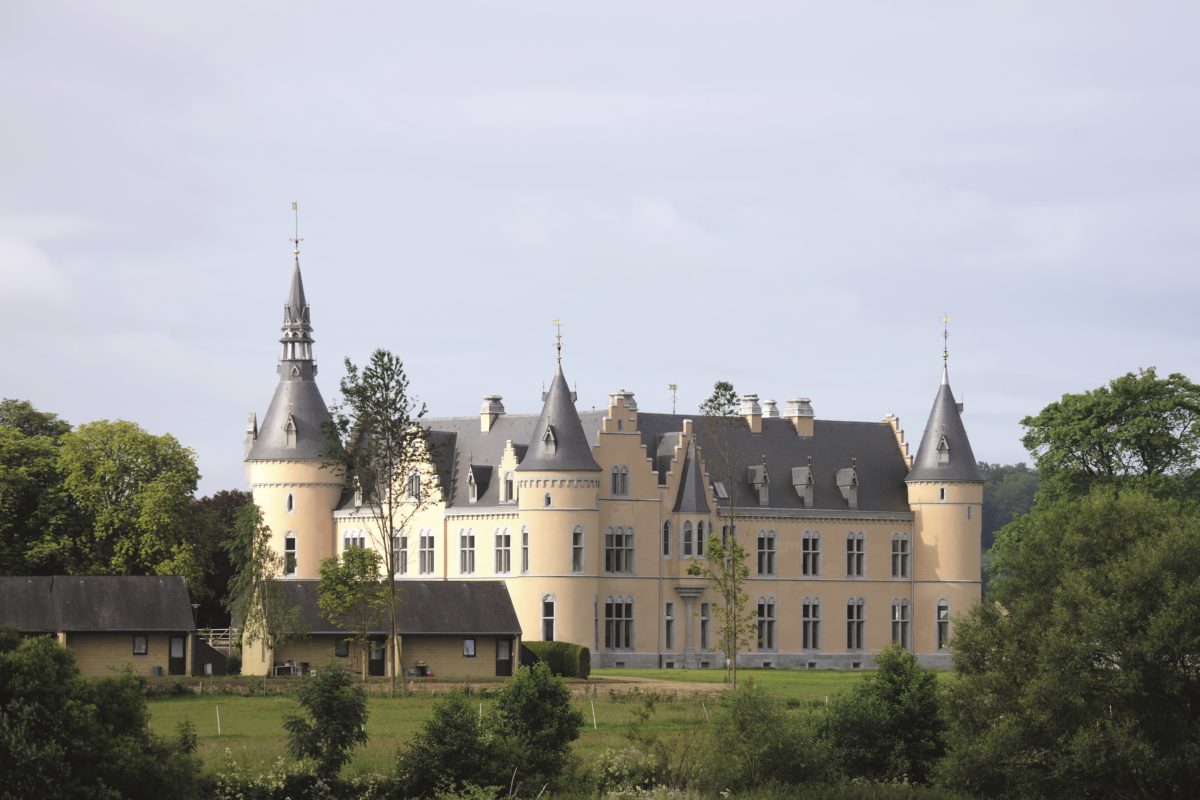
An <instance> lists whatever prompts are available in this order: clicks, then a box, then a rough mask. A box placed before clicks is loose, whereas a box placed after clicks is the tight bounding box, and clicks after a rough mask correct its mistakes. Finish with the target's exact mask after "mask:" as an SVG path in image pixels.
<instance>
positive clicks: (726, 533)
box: [721, 525, 737, 547]
mask: <svg viewBox="0 0 1200 800" xmlns="http://www.w3.org/2000/svg"><path fill="white" fill-rule="evenodd" d="M730 536H732V537H734V538H735V539H736V538H737V525H722V526H721V546H722V547H729V537H730Z"/></svg>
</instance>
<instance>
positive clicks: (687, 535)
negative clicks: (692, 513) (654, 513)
mask: <svg viewBox="0 0 1200 800" xmlns="http://www.w3.org/2000/svg"><path fill="white" fill-rule="evenodd" d="M692 542H693V539H692V521H691V520H690V519H689V520H685V521H684V523H683V532H682V533H681V534H680V544H681V546H682V549H683V555H684V556H691V555H693V551H692Z"/></svg>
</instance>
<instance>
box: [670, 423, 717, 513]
mask: <svg viewBox="0 0 1200 800" xmlns="http://www.w3.org/2000/svg"><path fill="white" fill-rule="evenodd" d="M708 494H709V492H708V487H707V486H705V485H704V474H703V473H702V472H701V470H700V459H699V458H697V457H696V439H695V438H694V437H693V438H692V440H691V441H689V442H688V448H687V453H686V454H685V455H684V458H683V470H682V472H681V473H680V475H679V494H678V496H676V498H675V508H674V509H673V510H674V511H675V513H677V514H708V513H709V512H710V509H709V507H708Z"/></svg>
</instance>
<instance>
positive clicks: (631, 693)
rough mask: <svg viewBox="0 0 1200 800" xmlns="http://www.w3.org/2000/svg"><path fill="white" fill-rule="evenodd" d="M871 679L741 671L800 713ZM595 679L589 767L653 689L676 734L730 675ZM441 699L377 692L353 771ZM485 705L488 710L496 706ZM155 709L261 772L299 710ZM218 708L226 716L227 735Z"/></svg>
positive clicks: (666, 673) (274, 700)
mask: <svg viewBox="0 0 1200 800" xmlns="http://www.w3.org/2000/svg"><path fill="white" fill-rule="evenodd" d="M865 674H866V673H865V672H835V671H831V670H811V671H810V670H771V669H745V670H739V671H738V680H739V682H740V681H743V680H747V679H751V680H753V681H755V682H756V683H758V684H760V685H763V686H765V687H767V688H768V689H769V690H770V691H771V692H773V693H775V694H777V695H778V696H779V697H780V698H781V699H783V700H785V701H791V702H789V703H788V705H789V707H792V708H798V707H802V706H811V705H823V704H824V700H825V697H826V696H828V695H832V694H834V693H836V692H837V691H840V690H842V689H845V688H848V687H850V686H853V685H854V684H855V683H857V682H858V681H860V680H862V678H863V676H864V675H865ZM593 675H594V676H595V677H596V678H597V680H594V681H590V682H584V681H572V682H571V686H572V689H573V691H574V692H575V699H574V704H575V707H576V708H577V709H578V710H579V711H580V712H581V713H582V714H583V717H584V721H585V722H584V728H583V732H582V734H581V736H580V738H579V740H578V741H577V742H576V744H575V752H576V753H577V754H578V755H579V756H580V758H581V759H583V761H584V762H585V763H587V762H589V761H591V760H592V759H594V758H595V757H596V756H597V755H599V754H600V753H601V752H602V751H603V750H605V749H606V748H609V747H617V746H621V745H622V744H623V742H624V732H625V726H626V725H627V723H628V722H629V721H630V720H631V719H632V717H633V711H634V709H636V708H637V707H638V705H639V704H640V702H641V700H642V698H643V697H645V695H646V694H647V693H648V692H653V693H655V696H656V698H657V701H658V702H657V704H656V713H655V717H654V725H655V726H656V727H658V728H659V729H660V730H662V731H663V732H665V733H667V734H668V735H669V734H670V733H673V732H680V733H681V732H683V731H686V730H688V729H692V728H694V727H695V726H696V725H700V724H703V722H704V719H705V716H706V714H708V713H710V712H711V710H712V704H713V702H714V701H715V697H714V695H715V694H717V693H719V692H720V691H721V690H723V689H724V688H725V687H724V685H723V683H722V682H723V681H724V676H725V673H724V672H723V671H720V670H655V669H648V670H625V669H622V670H616V669H603V670H595V671H594V672H593ZM631 678H652V679H657V680H663V681H675V682H685V681H686V682H693V683H703V684H707V685H710V686H711V689H712V691H711V692H707V691H704V692H700V693H696V692H694V691H693V690H692V687H687V686H683V685H680V686H679V687H678V690H674V689H673V687H671V686H670V685H669V684H639V683H637V682H635V681H631V680H629V679H631ZM272 684H273V687H275V688H284V689H286V688H287V683H286V682H285V681H279V682H276V681H273V682H272ZM492 688H494V687H492ZM433 701H434V698H433V696H432V695H430V694H427V693H423V692H418V693H416V694H413V695H411V696H408V697H398V698H389V697H385V696H380V695H371V696H370V697H369V699H368V705H367V708H368V718H367V735H368V737H369V741H368V744H367V745H366V747H364V748H362V749H360V750H359V751H358V753H357V754H356V755H355V757H354V760H353V761H352V762H351V764H350V766H349V767H348V768H347V774H368V773H382V772H388V771H390V769H391V768H392V764H393V760H394V758H395V754H396V751H397V749H398V748H399V747H400V746H401V745H402V744H403V743H405V742H407V741H408V740H409V739H410V738H411V737H412V735H413V734H414V733H415V732H416V731H417V730H418V728H419V727H420V725H421V723H422V722H423V721H424V720H425V719H426V718H427V717H428V716H429V713H430V710H431V709H432V707H433ZM477 702H478V701H477ZM482 702H483V709H484V713H486V712H487V710H488V708H489V705H490V701H488V700H484V701H482ZM149 708H150V715H151V719H150V725H151V727H152V728H153V729H154V730H155V731H156V732H158V733H160V734H164V735H172V734H173V733H174V731H175V728H176V726H177V725H178V724H179V723H180V722H181V721H183V720H185V719H187V720H191V722H192V724H194V725H195V726H196V734H197V736H198V738H199V749H198V753H199V755H200V757H201V758H202V759H203V760H204V762H205V763H206V764H207V765H208V766H210V767H220V766H222V765H224V764H225V763H226V762H228V761H233V762H236V763H237V764H238V765H240V766H242V767H244V768H247V769H250V770H253V771H264V770H266V769H267V768H269V767H270V765H271V764H272V763H273V762H274V761H275V760H276V759H279V758H282V757H283V756H284V747H285V745H284V731H283V717H284V715H285V714H289V713H295V712H296V711H298V710H299V706H298V704H297V703H296V701H295V699H293V698H292V697H289V696H286V695H275V696H270V697H244V696H238V695H219V694H207V695H200V696H191V697H171V698H164V699H156V700H151V701H150V703H149ZM593 708H594V711H595V721H594V723H593ZM218 710H219V711H220V717H221V734H220V735H219V736H218V735H217V712H218Z"/></svg>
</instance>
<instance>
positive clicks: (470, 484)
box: [467, 472, 479, 503]
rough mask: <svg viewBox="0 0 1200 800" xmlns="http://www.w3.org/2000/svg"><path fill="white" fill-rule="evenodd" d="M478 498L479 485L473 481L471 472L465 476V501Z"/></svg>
mask: <svg viewBox="0 0 1200 800" xmlns="http://www.w3.org/2000/svg"><path fill="white" fill-rule="evenodd" d="M478 500H479V486H478V485H477V484H476V483H475V473H474V472H472V473H471V474H469V475H468V476H467V502H468V503H475V502H477V501H478Z"/></svg>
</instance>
